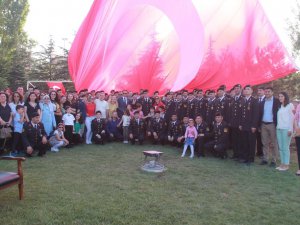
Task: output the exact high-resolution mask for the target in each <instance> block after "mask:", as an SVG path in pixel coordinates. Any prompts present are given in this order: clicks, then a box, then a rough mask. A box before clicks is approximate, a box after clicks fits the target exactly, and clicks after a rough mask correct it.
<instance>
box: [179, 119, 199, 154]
mask: <svg viewBox="0 0 300 225" xmlns="http://www.w3.org/2000/svg"><path fill="white" fill-rule="evenodd" d="M197 136H198V132H197V129H196V127H195V126H194V120H193V119H189V126H188V127H187V128H186V131H185V135H184V137H185V142H184V148H183V153H182V155H181V157H184V156H185V152H186V150H187V148H188V146H190V148H191V155H190V158H191V159H192V158H194V143H195V139H196V138H197Z"/></svg>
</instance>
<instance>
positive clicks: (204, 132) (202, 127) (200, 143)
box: [195, 115, 210, 157]
mask: <svg viewBox="0 0 300 225" xmlns="http://www.w3.org/2000/svg"><path fill="white" fill-rule="evenodd" d="M195 122H196V123H195V127H196V129H197V132H198V136H197V138H196V140H195V144H196V146H195V149H196V154H197V155H198V156H199V157H200V156H202V157H204V156H205V148H204V144H205V141H206V139H207V136H208V134H209V132H210V129H209V127H208V126H207V124H206V123H205V122H204V121H203V119H202V116H200V115H199V116H196V119H195Z"/></svg>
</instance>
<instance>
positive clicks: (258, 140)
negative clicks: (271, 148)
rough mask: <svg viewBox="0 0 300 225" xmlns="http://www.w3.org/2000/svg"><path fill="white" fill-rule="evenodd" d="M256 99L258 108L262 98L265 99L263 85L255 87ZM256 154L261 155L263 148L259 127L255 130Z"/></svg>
mask: <svg viewBox="0 0 300 225" xmlns="http://www.w3.org/2000/svg"><path fill="white" fill-rule="evenodd" d="M257 99H258V104H259V108H261V106H260V105H261V104H262V102H263V100H264V99H265V88H264V87H263V86H260V87H258V88H257ZM256 155H257V156H259V157H262V156H263V150H262V141H261V128H260V127H258V129H257V131H256Z"/></svg>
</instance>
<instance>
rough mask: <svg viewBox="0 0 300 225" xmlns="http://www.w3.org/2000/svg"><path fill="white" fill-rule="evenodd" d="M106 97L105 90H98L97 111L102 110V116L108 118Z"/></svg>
mask: <svg viewBox="0 0 300 225" xmlns="http://www.w3.org/2000/svg"><path fill="white" fill-rule="evenodd" d="M104 99H105V93H104V91H98V92H96V99H95V101H94V102H95V105H96V109H95V112H97V111H100V112H101V118H102V119H107V118H108V103H107V101H105V100H104Z"/></svg>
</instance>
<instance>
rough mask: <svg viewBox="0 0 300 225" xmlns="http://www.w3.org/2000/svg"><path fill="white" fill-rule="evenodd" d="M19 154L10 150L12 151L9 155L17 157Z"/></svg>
mask: <svg viewBox="0 0 300 225" xmlns="http://www.w3.org/2000/svg"><path fill="white" fill-rule="evenodd" d="M17 155H18V153H17V152H10V153H9V156H11V157H16V156H17Z"/></svg>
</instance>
